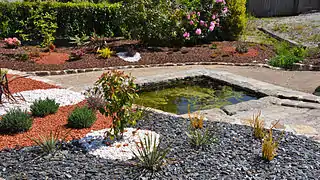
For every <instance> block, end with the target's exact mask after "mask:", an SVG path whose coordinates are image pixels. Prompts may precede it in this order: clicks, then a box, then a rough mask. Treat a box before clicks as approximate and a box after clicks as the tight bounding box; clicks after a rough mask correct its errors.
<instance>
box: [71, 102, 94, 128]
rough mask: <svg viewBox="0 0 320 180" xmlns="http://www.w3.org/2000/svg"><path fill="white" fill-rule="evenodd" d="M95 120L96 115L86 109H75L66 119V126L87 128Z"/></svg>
mask: <svg viewBox="0 0 320 180" xmlns="http://www.w3.org/2000/svg"><path fill="white" fill-rule="evenodd" d="M96 120H97V117H96V114H95V112H94V111H93V110H92V109H89V108H88V107H86V106H84V107H81V108H79V107H77V108H75V109H74V110H73V111H72V113H71V114H70V115H69V117H68V126H69V127H71V128H77V129H81V128H89V127H91V126H92V125H93V123H94V122H95V121H96Z"/></svg>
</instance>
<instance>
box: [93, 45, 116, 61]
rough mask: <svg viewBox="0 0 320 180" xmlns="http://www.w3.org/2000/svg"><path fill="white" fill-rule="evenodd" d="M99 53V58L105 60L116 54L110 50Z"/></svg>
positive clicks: (106, 49) (99, 51) (100, 50)
mask: <svg viewBox="0 0 320 180" xmlns="http://www.w3.org/2000/svg"><path fill="white" fill-rule="evenodd" d="M97 52H98V53H99V57H102V58H104V59H108V58H110V57H111V55H112V54H114V52H113V51H111V50H110V48H104V49H99V50H98V51H97Z"/></svg>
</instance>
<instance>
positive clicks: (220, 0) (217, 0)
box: [216, 0, 224, 3]
mask: <svg viewBox="0 0 320 180" xmlns="http://www.w3.org/2000/svg"><path fill="white" fill-rule="evenodd" d="M223 1H224V0H216V3H222V2H223Z"/></svg>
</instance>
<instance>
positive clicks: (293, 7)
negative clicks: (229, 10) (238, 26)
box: [247, 0, 320, 17]
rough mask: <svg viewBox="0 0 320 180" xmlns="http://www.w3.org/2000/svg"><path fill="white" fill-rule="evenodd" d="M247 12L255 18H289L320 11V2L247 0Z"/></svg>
mask: <svg viewBox="0 0 320 180" xmlns="http://www.w3.org/2000/svg"><path fill="white" fill-rule="evenodd" d="M247 10H248V12H250V13H251V14H252V15H255V16H256V17H270V16H290V15H297V14H300V13H305V12H309V11H312V10H320V0H247Z"/></svg>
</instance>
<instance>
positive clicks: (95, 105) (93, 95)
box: [84, 88, 106, 111]
mask: <svg viewBox="0 0 320 180" xmlns="http://www.w3.org/2000/svg"><path fill="white" fill-rule="evenodd" d="M84 95H85V96H86V101H87V105H88V107H89V108H90V109H92V110H95V111H96V110H99V109H101V108H104V105H105V103H106V102H105V100H104V97H103V94H102V92H101V90H100V89H92V88H90V89H87V90H86V91H85V92H84Z"/></svg>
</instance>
